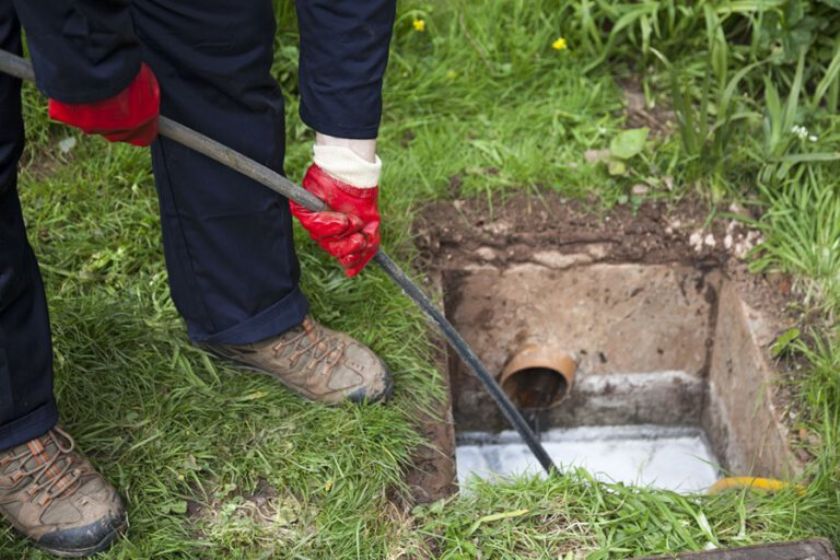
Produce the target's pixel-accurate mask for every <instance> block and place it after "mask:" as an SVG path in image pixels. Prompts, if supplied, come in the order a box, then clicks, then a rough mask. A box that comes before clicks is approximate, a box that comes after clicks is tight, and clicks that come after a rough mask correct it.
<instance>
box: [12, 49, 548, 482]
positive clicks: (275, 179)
mask: <svg viewBox="0 0 840 560" xmlns="http://www.w3.org/2000/svg"><path fill="white" fill-rule="evenodd" d="M0 72H3V73H5V74H9V75H11V76H14V77H16V78H19V79H21V80H27V81H30V82H34V81H35V72H34V71H33V69H32V65H31V64H30V63H29V61H27V60H25V59H23V58H21V57H19V56H16V55H14V54H12V53H10V52H7V51H4V50H0ZM159 133H160V135H161V136H164V137H166V138H169V139H170V140H174V141H175V142H178V143H179V144H182V145H184V146H186V147H188V148H191V149H192V150H195V151H196V152H198V153H200V154H203V155H205V156H207V157H209V158H210V159H212V160H215V161H217V162H219V163H221V164H222V165H224V166H226V167H229V168H231V169H234V170H236V171H238V172H240V173H242V174H243V175H245V176H246V177H250V178H251V179H253V180H254V181H257V182H258V183H261V184H262V185H264V186H266V187H268V188H269V189H271V190H273V191H274V192H276V193H278V194H281V195H283V196H285V197H286V198H289V199H291V200H294V201H295V202H297V203H298V204H300V205H302V206H305V207H306V208H308V209H309V210H312V211H315V212H319V211H321V210H326V209H327V206H326V204H324V202H323V201H322V200H321V199H319V198H317V197H316V196H314V195H313V194H311V193H309V192H308V191H305V190H304V189H302V188H301V187H299V186H297V185H295V184H294V183H292V182H291V181H290V180H288V179H287V178H286V177H283V176H282V175H280V174H279V173H277V172H276V171H274V170H272V169H269V168H268V167H266V166H264V165H262V164H260V163H257V162H256V161H254V160H252V159H251V158H249V157H246V156H244V155H242V154H240V153H239V152H237V151H235V150H233V149H231V148H229V147H227V146H225V145H224V144H221V143H219V142H216V141H215V140H213V139H211V138H208V137H207V136H205V135H203V134H201V133H200V132H197V131H195V130H192V129H191V128H189V127H186V126H184V125H182V124H180V123H177V122H175V121H173V120H171V119H168V118H166V117H164V116H161V117H160V122H159ZM373 260H375V261H376V263H377V264H378V265H379V266H380V267H382V270H384V271H385V273H386V274H387V275H388V276H389V277H390V278H391V280H393V281H394V283H396V284H397V285H398V286H399V287H400V288H402V290H403V292H405V294H406V295H407V296H408V297H409V298H411V300H412V301H414V303H416V304H417V306H418V307H420V309H422V310H423V311H424V312H425V313H426V315H427V316H428V317H429V318H430V319H431V320H432V322H434V323H435V325H437V327H438V328H439V329H440V331H441V332H442V333H443V335H444V336H445V337H446V339H447V340H448V341H449V344H450V346H452V348H453V349H454V350H455V352H456V353H457V354H458V356H460V358H461V360H462V361H463V362H464V363H465V364H466V365H467V367H469V368H470V370H472V372H473V373H475V375H476V376H477V377H478V379H479V380H481V383H482V384H483V385H484V388H485V389H487V392H488V393H490V396H491V397H493V400H494V401H495V402H496V405H497V406H498V407H499V410H501V411H502V414H503V415H504V416H505V418H507V420H508V422H510V424H511V425H512V426H513V427H514V428H515V429H516V431H517V432H518V433H519V435H520V436H521V437H522V439H523V440H524V441H525V443H526V444H527V445H528V448H529V449H530V450H531V452H532V453H533V454H534V456H535V457H536V458H537V460H538V461H539V462H540V465H542V468H543V469H545V471H546V472H547V473H549V474H551V473H552V471H554V472H557V468H556V467H555V466H554V462H553V461H552V460H551V457H549V455H548V453H547V452H546V450H545V448H544V447H543V446H542V444H541V443H540V442H539V440H538V438H537V436H536V435H535V434H534V432H533V431H532V430H531V428H530V426H528V423H527V422H526V421H525V418H523V417H522V414H521V413H520V412H519V410H518V409H517V408H516V407H515V406H514V404H513V403H512V402H511V401H510V399H509V398H508V396H507V395H506V394H505V392H504V391H503V390H502V388H501V387H500V386H499V384H498V383H497V382H496V379H495V378H494V377H493V376H492V375H490V373H489V372H488V371H487V368H485V367H484V364H482V363H481V360H479V359H478V356H476V354H475V352H473V350H472V348H470V346H469V345H468V344H467V342H466V341H465V340H464V339H463V337H462V336H461V335H460V333H458V331H457V330H456V329H455V327H453V326H452V324H451V323H450V322H449V320H447V318H446V317H445V316H444V314H443V313H442V312H441V311H440V310H439V309H438V308H437V307H436V306H435V305H434V304H433V303H432V302H431V300H430V299H429V298H428V297H426V295H425V294H424V293H423V292H422V291H421V290H420V288H418V287H417V285H416V284H415V283H414V282H412V281H411V279H410V278H409V277H408V276H406V274H405V273H404V272H403V271H402V270H401V269H400V267H399V266H398V265H397V263H395V262H394V261H393V260H391V257H389V256H388V255H387V254H386V253H385V251H383V250H382V249H381V248H380V249H379V251H378V252H377V253H376V256H374V257H373Z"/></svg>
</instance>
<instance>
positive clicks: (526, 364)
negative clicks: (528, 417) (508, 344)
mask: <svg viewBox="0 0 840 560" xmlns="http://www.w3.org/2000/svg"><path fill="white" fill-rule="evenodd" d="M576 371H577V361H576V360H575V358H574V357H573V356H572V355H571V354H569V353H567V352H564V351H562V350H560V349H558V348H556V347H554V346H553V345H552V344H551V343H548V342H538V341H534V340H531V341H529V342H526V343H525V344H523V345H522V346H520V347H518V348H517V349H516V350H515V351H514V352H513V353H512V354H511V356H510V358H508V361H507V363H506V364H505V367H504V369H503V370H502V373H501V374H500V375H499V384H500V385H501V386H502V389H503V390H504V392H505V393H507V395H508V397H510V400H512V401H513V403H514V404H516V406H517V407H519V408H520V409H522V410H541V409H547V408H552V407H555V406H557V405H558V404H560V402H561V401H562V400H563V399H564V398H565V397H566V395H568V393H569V391H570V390H571V388H572V383H573V382H574V379H575V372H576Z"/></svg>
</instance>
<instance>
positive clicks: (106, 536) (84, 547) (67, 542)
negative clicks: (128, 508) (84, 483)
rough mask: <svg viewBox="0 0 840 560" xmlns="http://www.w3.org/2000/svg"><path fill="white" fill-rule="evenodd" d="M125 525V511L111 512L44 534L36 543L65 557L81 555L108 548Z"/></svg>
mask: <svg viewBox="0 0 840 560" xmlns="http://www.w3.org/2000/svg"><path fill="white" fill-rule="evenodd" d="M125 525H126V516H125V512H124V511H122V510H119V511H115V512H112V513H110V514H108V515H106V516H103V517H101V518H100V519H97V520H95V521H93V522H91V523H88V524H86V525H79V526H73V527H67V528H63V529H59V530H57V531H52V532H49V533H46V534H44V535H43V536H41V538H39V539H38V541H37V545H38V546H39V547H40V548H42V549H44V550H46V551H47V552H50V553H53V554H56V555H59V556H65V557H83V556H88V555H91V554H95V553H97V552H100V551H103V550H105V549H106V548H108V547H109V546H110V545H111V543H113V542H114V540H115V539H116V538H117V537H118V536H119V534H120V533H121V532H122V530H123V529H124V528H125Z"/></svg>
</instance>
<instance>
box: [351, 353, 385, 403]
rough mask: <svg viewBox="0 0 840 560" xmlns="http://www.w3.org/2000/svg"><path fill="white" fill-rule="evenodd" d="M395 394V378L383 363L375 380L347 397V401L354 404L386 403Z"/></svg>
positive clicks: (370, 380) (371, 380) (369, 381)
mask: <svg viewBox="0 0 840 560" xmlns="http://www.w3.org/2000/svg"><path fill="white" fill-rule="evenodd" d="M393 393H394V377H393V375H391V372H390V371H389V370H388V368H387V367H386V366H385V364H384V363H382V369H381V371H380V372H379V373H378V375H376V376H375V378H373V379H369V380H368V381H367V383H365V384H364V385H363V386H361V387H357V388H356V389H354V390H353V391H352V392H351V393H350V394H348V395H347V397H346V398H347V400H348V401H350V402H353V403H358V404H363V403H368V404H371V403H378V402H386V401H387V400H388V399H390V398H391V396H392V395H393Z"/></svg>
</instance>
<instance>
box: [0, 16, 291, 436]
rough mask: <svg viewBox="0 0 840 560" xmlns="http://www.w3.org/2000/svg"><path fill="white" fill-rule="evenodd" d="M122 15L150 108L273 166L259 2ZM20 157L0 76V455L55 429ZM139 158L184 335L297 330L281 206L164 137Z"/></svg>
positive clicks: (269, 20)
mask: <svg viewBox="0 0 840 560" xmlns="http://www.w3.org/2000/svg"><path fill="white" fill-rule="evenodd" d="M131 18H132V20H133V25H134V32H135V33H136V35H137V39H138V40H139V42H140V45H141V49H142V58H143V60H144V61H145V62H147V63H148V64H149V65H150V66H151V67H152V69H153V70H154V72H155V74H156V75H157V77H158V80H159V82H160V84H161V92H162V100H161V112H162V113H163V114H165V115H167V116H169V117H171V118H173V119H175V120H177V121H180V122H182V123H183V124H186V125H187V126H189V127H192V128H194V129H196V130H198V131H200V132H202V133H204V134H207V135H208V136H210V137H212V138H215V139H217V140H219V141H220V142H222V143H224V144H227V145H228V146H231V147H232V148H234V149H236V150H238V151H240V152H243V153H245V154H247V155H249V156H250V157H252V158H254V159H256V160H257V161H259V162H261V163H263V164H265V165H267V166H269V167H271V168H273V169H275V170H277V171H281V170H282V166H283V152H284V122H283V120H284V117H283V100H282V97H281V94H280V92H279V90H278V87H277V84H276V83H275V81H274V80H273V79H272V77H271V75H270V67H271V63H272V53H273V43H274V31H275V29H274V27H275V23H274V21H275V20H274V15H273V11H272V2H271V0H259V1H248V2H236V3H230V2H225V1H222V0H202V1H201V2H193V1H187V0H183V1H180V2H179V1H170V2H167V3H166V5H165V7H163V6H162V5H160V4H159V3H158V2H156V1H154V0H135V1H134V2H133V3H132V4H131ZM0 48H2V49H5V50H11V51H14V52H17V53H20V52H21V39H20V25H19V21H18V18H17V16H16V13H15V9H14V7H13V4H12V1H11V0H0ZM55 63H56V64H60V63H61V61H60V60H57V61H55ZM36 69H37V65H36ZM22 148H23V121H22V118H21V105H20V82H19V81H18V80H14V79H12V78H10V77H8V76H2V75H0V449H4V448H8V447H11V446H14V445H17V444H19V443H22V442H25V441H27V440H29V439H31V438H33V437H36V436H38V435H41V434H43V433H44V432H46V431H47V430H49V429H50V428H51V427H52V426H53V425H54V424H55V423H56V421H57V411H56V405H55V401H54V399H53V394H52V369H51V366H52V364H51V347H50V326H49V318H48V316H47V307H46V302H45V298H44V288H43V286H42V283H41V278H40V274H39V272H38V265H37V262H36V260H35V257H34V255H33V253H32V250H31V249H30V247H29V244H28V242H27V239H26V232H25V230H24V223H23V218H22V214H21V207H20V202H19V200H18V194H17V182H16V168H17V163H18V159H19V157H20V154H21V151H22ZM151 150H152V163H153V166H154V173H155V183H156V186H157V191H158V196H159V199H160V213H161V221H162V224H163V241H164V252H165V256H166V264H167V267H168V270H169V282H170V287H171V292H172V297H173V300H174V301H175V304H176V306H177V307H178V310H179V311H180V312H181V314H182V315H183V317H184V318H185V320H186V323H187V327H188V330H189V335H190V337H191V338H192V339H193V340H195V341H200V342H207V343H247V342H253V341H257V340H261V339H264V338H268V337H270V336H273V335H275V334H278V333H280V332H283V331H285V330H287V329H289V328H291V327H293V326H295V325H297V324H299V323H300V322H301V321H302V319H303V316H304V315H305V314H306V312H307V302H306V299H305V298H304V296H303V295H302V293H301V292H300V290H299V288H298V278H299V269H298V262H297V258H296V256H295V252H294V247H293V244H292V223H291V216H290V213H289V210H288V206H287V202H286V200H285V199H284V198H283V197H280V196H278V195H277V194H274V193H273V192H271V191H269V190H268V189H266V188H264V187H262V186H260V185H258V184H256V183H254V182H253V181H251V180H249V179H246V178H244V177H243V176H241V175H239V174H238V173H236V172H234V171H231V170H228V169H226V168H224V167H223V166H221V165H219V164H217V163H215V162H213V161H211V160H209V159H207V158H205V157H203V156H201V155H198V154H195V153H193V152H191V151H190V150H188V149H187V148H183V147H181V146H179V145H177V144H176V143H174V142H172V141H170V140H167V139H164V138H160V139H158V140H157V141H156V142H155V143H154V144H153V145H152V147H151Z"/></svg>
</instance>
